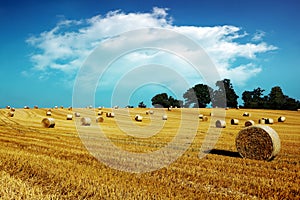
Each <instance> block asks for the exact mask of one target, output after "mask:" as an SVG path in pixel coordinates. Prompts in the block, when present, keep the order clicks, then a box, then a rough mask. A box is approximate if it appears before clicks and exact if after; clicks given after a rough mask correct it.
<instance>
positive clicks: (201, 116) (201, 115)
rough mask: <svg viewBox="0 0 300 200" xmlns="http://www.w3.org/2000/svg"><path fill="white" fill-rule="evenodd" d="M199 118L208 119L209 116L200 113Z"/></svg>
mask: <svg viewBox="0 0 300 200" xmlns="http://www.w3.org/2000/svg"><path fill="white" fill-rule="evenodd" d="M198 117H199V119H200V120H202V121H207V120H208V117H206V116H204V115H203V114H199V116H198Z"/></svg>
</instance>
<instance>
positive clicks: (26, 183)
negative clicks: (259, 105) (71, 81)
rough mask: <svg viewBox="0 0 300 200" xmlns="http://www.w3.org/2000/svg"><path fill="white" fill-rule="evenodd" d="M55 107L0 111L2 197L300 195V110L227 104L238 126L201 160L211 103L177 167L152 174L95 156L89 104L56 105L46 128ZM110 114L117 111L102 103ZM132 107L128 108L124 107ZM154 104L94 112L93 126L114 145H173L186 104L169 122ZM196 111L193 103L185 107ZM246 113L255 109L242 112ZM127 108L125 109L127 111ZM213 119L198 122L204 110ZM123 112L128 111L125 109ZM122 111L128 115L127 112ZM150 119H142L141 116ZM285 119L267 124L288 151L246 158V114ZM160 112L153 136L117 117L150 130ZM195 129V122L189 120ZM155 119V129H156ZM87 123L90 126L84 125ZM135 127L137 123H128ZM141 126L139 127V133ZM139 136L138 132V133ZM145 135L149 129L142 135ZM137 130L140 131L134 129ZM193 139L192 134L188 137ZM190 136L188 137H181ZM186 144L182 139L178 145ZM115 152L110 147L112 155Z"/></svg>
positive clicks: (137, 148) (139, 148) (136, 148)
mask: <svg viewBox="0 0 300 200" xmlns="http://www.w3.org/2000/svg"><path fill="white" fill-rule="evenodd" d="M47 110H48V109H46V108H45V109H44V108H39V109H23V108H21V109H16V110H15V116H14V117H8V116H7V109H0V146H1V148H0V152H1V153H0V157H1V158H0V183H1V186H0V198H1V199H299V198H300V189H299V185H300V120H299V119H300V112H297V111H277V110H246V109H239V110H237V109H228V110H226V118H225V121H226V123H228V124H230V123H231V119H238V120H239V122H240V123H239V124H238V125H235V126H227V127H226V128H223V129H218V130H220V131H221V135H220V137H219V140H218V142H217V144H216V145H215V147H214V149H213V150H212V151H210V153H209V154H207V156H206V157H204V158H202V159H199V157H198V155H199V151H200V149H201V144H202V142H203V141H204V138H205V136H206V132H207V130H208V128H211V129H213V130H214V129H217V128H215V124H214V122H213V123H212V124H210V123H211V121H210V120H211V117H210V113H211V109H199V112H198V113H196V114H195V119H196V121H199V127H198V129H197V133H196V136H195V138H194V139H193V142H192V143H191V146H190V147H189V148H188V150H187V151H186V152H185V153H184V154H183V155H182V156H180V157H179V158H178V159H177V160H176V161H175V162H173V163H172V164H171V165H169V166H167V167H164V168H162V169H159V170H156V171H152V172H146V173H129V172H124V171H119V170H116V169H112V168H110V167H108V166H106V165H105V164H103V163H102V162H100V161H98V160H97V159H96V158H95V157H93V156H92V155H91V154H90V153H89V152H88V151H87V149H86V147H85V146H84V145H83V143H82V141H81V140H80V138H79V135H78V133H77V131H76V126H75V122H76V120H79V121H80V119H81V117H85V116H86V113H87V110H89V111H90V110H91V109H77V110H76V109H75V108H73V111H71V110H68V109H66V108H63V109H54V110H52V113H51V118H54V119H55V127H54V128H50V129H49V128H44V127H43V126H42V124H41V121H42V119H43V118H44V117H45V113H46V111H47ZM102 110H103V113H108V112H112V109H109V108H103V109H102ZM124 110H125V109H124ZM153 110H154V114H153V115H146V114H145V113H146V111H147V109H141V108H134V109H128V111H129V114H128V116H126V112H125V111H124V112H123V109H122V108H119V109H117V110H114V113H115V117H114V118H105V120H104V121H103V122H102V123H101V124H100V123H96V117H97V113H98V109H95V113H94V115H93V117H94V118H91V127H93V126H101V128H102V129H103V131H104V132H105V133H106V136H107V138H109V139H110V140H111V141H112V142H113V144H114V145H116V146H118V147H119V148H122V149H123V150H126V151H131V152H136V153H147V152H153V151H156V150H158V149H160V148H161V147H164V146H166V145H167V144H168V143H169V142H170V141H172V139H173V138H174V136H175V135H176V133H177V130H178V128H179V126H181V125H182V124H181V121H180V120H181V111H182V109H173V110H172V112H167V109H165V112H167V114H168V120H162V113H161V112H159V110H155V109H153ZM75 111H76V112H79V113H80V114H81V117H79V118H75V119H74V120H66V115H68V114H74V112H75ZM185 111H186V112H187V113H189V112H190V115H191V116H193V114H194V112H192V109H186V110H185ZM244 112H249V113H251V116H249V117H246V118H245V117H243V113H244ZM123 113H125V114H123ZM200 113H201V114H203V115H204V116H208V121H202V120H199V114H200ZM121 114H122V115H121ZM120 115H121V116H120ZM135 115H141V116H142V117H143V121H142V122H136V121H135V120H134V116H135ZM280 116H285V117H286V119H287V120H286V121H285V122H284V123H280V122H277V121H274V123H273V124H268V126H270V127H272V128H273V129H274V130H275V131H276V132H277V133H278V135H279V137H280V141H281V150H280V152H279V154H278V155H277V156H276V157H275V158H274V160H272V161H264V160H252V159H247V158H241V157H240V155H239V153H238V152H237V150H236V146H235V139H236V136H237V134H238V133H239V131H240V130H241V129H243V128H244V123H245V121H246V120H253V121H256V122H257V120H258V119H261V118H263V117H267V118H273V119H278V117H280ZM155 117H157V119H158V120H157V122H159V123H160V124H159V125H163V128H162V129H158V131H157V134H155V135H153V136H151V137H133V136H132V135H129V134H126V133H125V132H124V131H123V130H121V129H120V127H119V126H118V123H117V120H121V122H122V124H124V125H126V126H128V128H130V127H131V125H132V124H133V125H135V126H136V128H137V129H138V130H143V128H145V127H147V126H148V125H149V126H150V125H153V124H151V119H154V118H155ZM184 123H187V125H190V126H191V127H192V124H189V123H192V122H184ZM155 127H156V126H155V124H154V128H155ZM82 128H90V127H89V126H87V127H82ZM129 130H130V129H129ZM134 131H135V130H133V129H132V132H134ZM137 134H138V132H137ZM141 134H142V133H141ZM135 135H136V134H135ZM186 137H188V136H186ZM181 139H182V141H185V139H186V138H181ZM178 145H179V146H178V148H180V147H181V146H180V144H178ZM110 155H111V154H110V152H109V151H107V157H109V156H110Z"/></svg>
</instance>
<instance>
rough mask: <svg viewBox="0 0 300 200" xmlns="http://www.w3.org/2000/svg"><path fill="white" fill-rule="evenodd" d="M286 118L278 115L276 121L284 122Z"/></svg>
mask: <svg viewBox="0 0 300 200" xmlns="http://www.w3.org/2000/svg"><path fill="white" fill-rule="evenodd" d="M285 120H286V118H285V117H284V116H280V117H279V118H278V122H285Z"/></svg>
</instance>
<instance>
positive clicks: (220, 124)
mask: <svg viewBox="0 0 300 200" xmlns="http://www.w3.org/2000/svg"><path fill="white" fill-rule="evenodd" d="M216 127H217V128H225V127H226V122H225V121H224V120H217V121H216Z"/></svg>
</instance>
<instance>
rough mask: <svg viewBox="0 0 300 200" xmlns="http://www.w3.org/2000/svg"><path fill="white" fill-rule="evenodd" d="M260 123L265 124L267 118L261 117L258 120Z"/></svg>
mask: <svg viewBox="0 0 300 200" xmlns="http://www.w3.org/2000/svg"><path fill="white" fill-rule="evenodd" d="M258 123H259V124H265V123H266V119H265V118H261V119H259V120H258Z"/></svg>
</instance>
